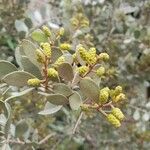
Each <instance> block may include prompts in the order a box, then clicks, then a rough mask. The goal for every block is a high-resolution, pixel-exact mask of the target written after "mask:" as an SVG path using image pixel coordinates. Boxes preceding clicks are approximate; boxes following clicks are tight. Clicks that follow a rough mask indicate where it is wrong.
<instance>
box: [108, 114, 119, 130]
mask: <svg viewBox="0 0 150 150" xmlns="http://www.w3.org/2000/svg"><path fill="white" fill-rule="evenodd" d="M107 120H108V122H110V123H111V124H112V125H113V126H114V127H116V128H118V127H120V126H121V123H120V121H119V120H118V119H117V118H116V117H115V116H114V115H113V114H108V115H107Z"/></svg>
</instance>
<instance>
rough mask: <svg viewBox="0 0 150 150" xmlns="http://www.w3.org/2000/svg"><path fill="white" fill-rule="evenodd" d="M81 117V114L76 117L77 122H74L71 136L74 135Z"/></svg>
mask: <svg viewBox="0 0 150 150" xmlns="http://www.w3.org/2000/svg"><path fill="white" fill-rule="evenodd" d="M82 116H83V112H81V113H80V115H79V117H78V120H77V122H76V124H75V126H74V128H73V131H72V134H75V132H76V129H77V127H78V125H79V122H80V120H81V118H82Z"/></svg>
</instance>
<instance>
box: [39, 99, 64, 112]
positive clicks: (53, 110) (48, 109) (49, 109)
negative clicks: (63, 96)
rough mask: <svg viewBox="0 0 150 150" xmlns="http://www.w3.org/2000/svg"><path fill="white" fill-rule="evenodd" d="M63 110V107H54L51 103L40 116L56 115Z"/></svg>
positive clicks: (47, 104)
mask: <svg viewBox="0 0 150 150" xmlns="http://www.w3.org/2000/svg"><path fill="white" fill-rule="evenodd" d="M61 108H62V105H53V104H51V103H49V102H47V103H46V105H45V108H44V110H42V111H40V112H39V114H40V115H50V114H54V113H56V112H57V111H59V110H60V109H61Z"/></svg>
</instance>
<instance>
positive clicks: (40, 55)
mask: <svg viewBox="0 0 150 150" xmlns="http://www.w3.org/2000/svg"><path fill="white" fill-rule="evenodd" d="M36 59H37V61H38V62H39V63H44V62H45V57H44V54H43V53H42V51H41V50H40V49H36Z"/></svg>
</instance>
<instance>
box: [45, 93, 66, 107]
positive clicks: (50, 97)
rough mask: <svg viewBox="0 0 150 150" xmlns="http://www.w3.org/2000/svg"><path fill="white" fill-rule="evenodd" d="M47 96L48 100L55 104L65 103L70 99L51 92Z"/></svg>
mask: <svg viewBox="0 0 150 150" xmlns="http://www.w3.org/2000/svg"><path fill="white" fill-rule="evenodd" d="M46 98H47V101H48V102H50V103H52V104H54V105H65V104H67V103H68V99H67V98H66V97H65V96H63V95H62V94H50V95H48V96H47V97H46Z"/></svg>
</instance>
